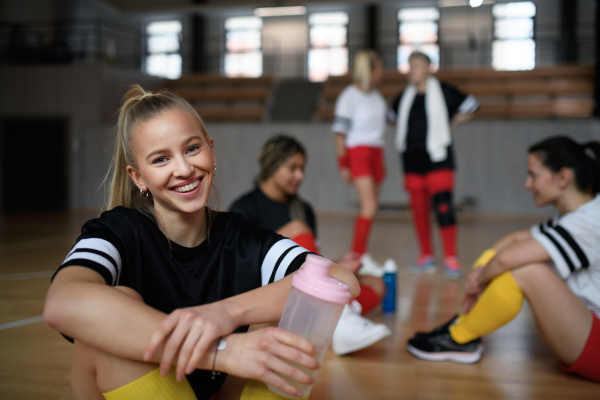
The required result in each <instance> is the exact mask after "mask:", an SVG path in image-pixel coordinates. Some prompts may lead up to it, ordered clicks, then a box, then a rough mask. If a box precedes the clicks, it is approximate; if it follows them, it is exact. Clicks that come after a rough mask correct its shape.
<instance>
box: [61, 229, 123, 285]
mask: <svg viewBox="0 0 600 400" xmlns="http://www.w3.org/2000/svg"><path fill="white" fill-rule="evenodd" d="M84 249H90V250H97V251H101V252H103V253H105V254H108V255H109V256H110V257H112V259H113V260H114V261H115V263H116V264H117V270H116V275H114V274H113V281H114V284H115V285H116V284H117V283H118V282H119V279H120V277H121V265H122V261H121V254H119V250H117V248H116V247H115V246H114V245H113V244H112V243H111V242H109V241H107V240H104V239H99V238H90V239H81V240H80V241H79V242H77V243H76V244H75V246H73V248H72V249H71V252H70V253H69V254H68V255H67V258H66V259H65V261H64V262H63V264H64V263H65V262H66V261H67V260H73V259H74V257H71V255H72V254H73V253H74V252H75V251H77V250H84ZM78 253H80V252H78ZM91 254H93V253H91ZM77 258H84V259H85V257H77ZM106 261H108V263H109V264H110V265H111V266H112V269H113V270H114V265H113V264H112V262H111V261H110V260H106ZM101 264H102V263H101ZM102 265H104V264H102ZM111 273H112V272H111Z"/></svg>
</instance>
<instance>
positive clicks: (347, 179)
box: [340, 168, 354, 185]
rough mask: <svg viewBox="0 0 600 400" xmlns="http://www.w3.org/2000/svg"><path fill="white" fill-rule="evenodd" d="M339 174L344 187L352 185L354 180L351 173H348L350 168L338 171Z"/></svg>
mask: <svg viewBox="0 0 600 400" xmlns="http://www.w3.org/2000/svg"><path fill="white" fill-rule="evenodd" d="M340 174H341V175H342V181H343V182H344V183H345V184H346V185H352V182H354V179H352V173H351V172H350V168H342V169H340Z"/></svg>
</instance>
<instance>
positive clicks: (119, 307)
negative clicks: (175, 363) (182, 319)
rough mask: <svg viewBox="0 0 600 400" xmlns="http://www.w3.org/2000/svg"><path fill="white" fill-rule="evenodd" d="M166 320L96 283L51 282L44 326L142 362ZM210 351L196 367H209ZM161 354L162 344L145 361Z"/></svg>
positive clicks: (141, 305) (114, 290) (141, 304)
mask: <svg viewBox="0 0 600 400" xmlns="http://www.w3.org/2000/svg"><path fill="white" fill-rule="evenodd" d="M166 317H167V314H165V313H163V312H160V311H158V310H156V309H154V308H152V307H150V306H148V305H146V304H144V303H143V302H142V301H141V300H138V299H135V298H133V297H132V296H130V295H127V294H125V293H124V292H122V291H120V290H117V289H115V288H112V287H110V286H106V285H104V284H103V283H95V282H80V281H70V282H69V281H67V282H61V283H59V284H56V283H53V284H52V285H51V287H50V290H49V292H48V296H47V300H46V304H45V308H44V320H45V321H46V323H48V325H50V326H51V327H52V328H54V329H56V330H57V331H59V332H61V333H63V334H64V335H66V336H69V337H71V338H73V339H75V340H78V341H81V342H84V343H86V344H88V345H89V346H91V347H94V348H96V349H98V350H101V351H103V352H106V353H108V354H112V355H115V356H117V357H121V358H127V359H132V360H138V361H143V360H144V350H145V348H146V344H147V343H148V340H149V339H150V337H151V336H152V334H153V333H154V332H155V331H156V329H157V327H158V326H159V324H160V323H161V322H162V321H163V320H164V319H165V318H166ZM210 349H214V344H211V347H209V351H207V353H206V354H205V355H204V356H203V357H202V358H201V360H200V362H199V363H198V368H203V369H210V368H211V365H212V364H211V362H212V360H211V358H210V355H209V353H210ZM162 354H163V344H161V345H160V347H159V348H158V350H157V351H156V352H155V354H154V356H153V357H152V358H151V359H150V360H147V361H150V362H156V363H158V362H159V361H160V360H161V358H162ZM175 360H177V357H176V358H175Z"/></svg>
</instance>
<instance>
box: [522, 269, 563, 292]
mask: <svg viewBox="0 0 600 400" xmlns="http://www.w3.org/2000/svg"><path fill="white" fill-rule="evenodd" d="M510 274H511V275H512V277H513V279H514V280H515V282H517V285H519V287H520V288H521V290H523V291H524V292H526V291H527V290H528V289H529V288H532V287H535V286H537V285H543V284H544V282H547V279H558V280H560V278H559V277H558V276H557V275H556V273H555V272H554V271H553V270H552V268H551V267H550V265H548V263H545V262H538V263H531V264H526V265H523V266H522V267H518V268H514V269H512V270H510Z"/></svg>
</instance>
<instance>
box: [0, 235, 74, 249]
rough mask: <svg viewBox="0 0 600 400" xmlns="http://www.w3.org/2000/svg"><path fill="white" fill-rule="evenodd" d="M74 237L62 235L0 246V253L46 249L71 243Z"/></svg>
mask: <svg viewBox="0 0 600 400" xmlns="http://www.w3.org/2000/svg"><path fill="white" fill-rule="evenodd" d="M74 237H75V236H74V235H64V236H57V237H51V238H46V239H39V240H32V241H29V242H21V243H13V244H6V245H4V246H0V253H10V252H12V251H21V250H31V249H36V248H38V247H46V246H51V245H57V244H64V243H69V242H72V241H73V238H74Z"/></svg>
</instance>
